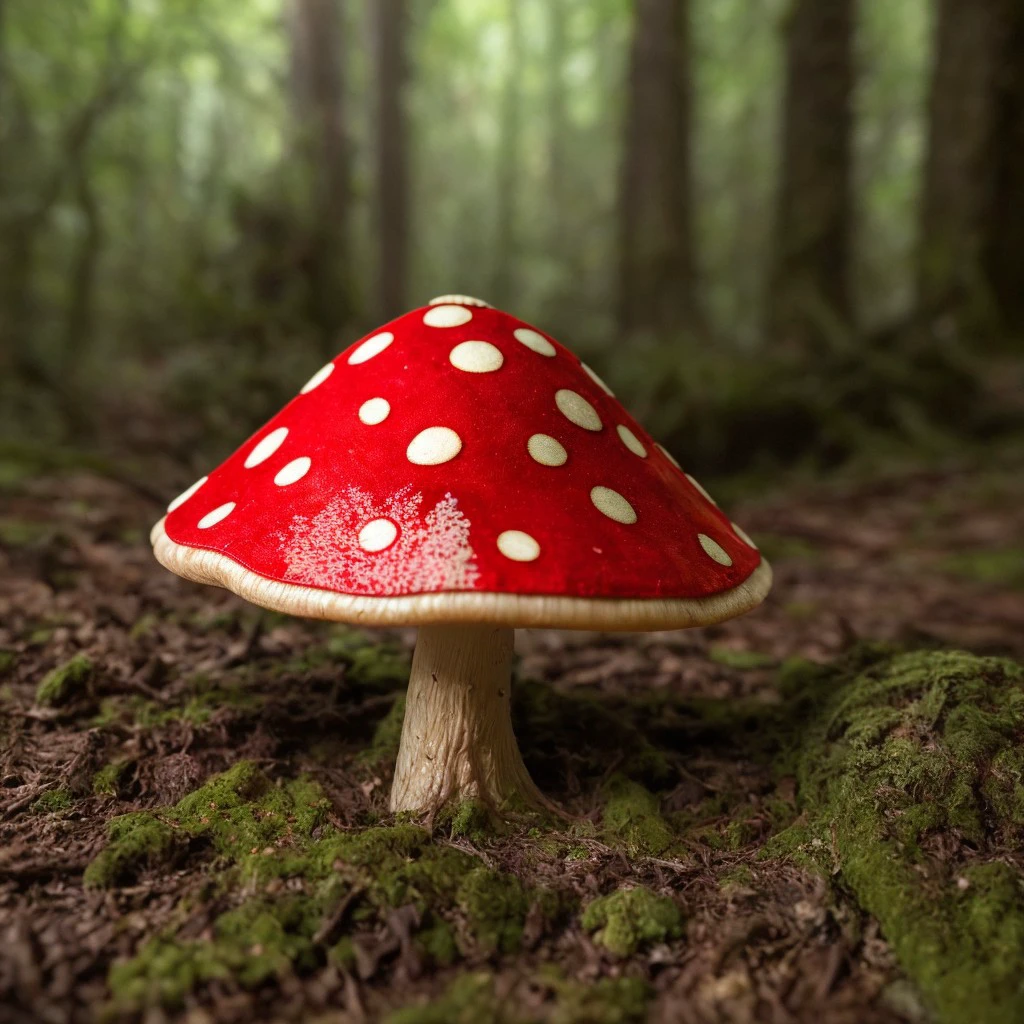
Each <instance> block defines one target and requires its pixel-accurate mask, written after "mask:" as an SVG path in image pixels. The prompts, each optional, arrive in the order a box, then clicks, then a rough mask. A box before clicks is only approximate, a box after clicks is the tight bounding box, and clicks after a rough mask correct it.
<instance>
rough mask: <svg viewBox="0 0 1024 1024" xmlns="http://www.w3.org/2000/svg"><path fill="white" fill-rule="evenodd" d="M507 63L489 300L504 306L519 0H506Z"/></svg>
mask: <svg viewBox="0 0 1024 1024" xmlns="http://www.w3.org/2000/svg"><path fill="white" fill-rule="evenodd" d="M506 10H507V14H506V18H507V24H508V55H507V60H508V66H507V71H506V75H505V84H504V88H503V93H502V100H501V125H500V128H501V137H500V139H499V142H498V195H497V218H496V223H495V239H494V258H495V263H494V280H493V281H492V283H491V298H490V301H491V302H493V303H494V305H496V306H499V307H505V306H507V305H508V304H509V301H510V300H511V299H512V298H513V296H514V293H515V264H516V258H517V256H518V255H519V239H518V235H517V227H518V225H517V224H516V213H517V210H518V206H519V155H520V154H519V140H520V135H521V131H520V128H521V121H522V104H521V102H520V89H521V88H522V72H523V27H522V21H521V16H520V0H508V4H507V8H506Z"/></svg>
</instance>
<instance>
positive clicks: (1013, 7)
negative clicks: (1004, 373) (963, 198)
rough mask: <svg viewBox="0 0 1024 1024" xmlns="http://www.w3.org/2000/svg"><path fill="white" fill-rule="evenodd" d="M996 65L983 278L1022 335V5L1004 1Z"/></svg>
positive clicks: (1005, 323)
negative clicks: (989, 190)
mask: <svg viewBox="0 0 1024 1024" xmlns="http://www.w3.org/2000/svg"><path fill="white" fill-rule="evenodd" d="M1002 13H1003V18H1004V20H1003V22H1002V24H1001V26H1000V31H999V38H1000V39H1001V41H1002V46H1001V52H1000V53H999V54H998V56H997V58H996V66H995V111H994V117H993V132H992V146H991V167H992V170H993V181H992V187H991V198H990V202H989V207H988V209H987V211H986V218H985V223H986V225H987V227H988V232H987V237H986V239H985V244H984V247H983V250H982V263H983V266H984V268H985V278H986V281H987V283H988V286H989V288H990V289H991V293H992V296H993V298H994V299H995V302H996V306H997V308H998V310H999V314H1000V317H1001V320H1002V324H1003V326H1004V327H1006V328H1008V329H1009V330H1010V331H1011V332H1013V333H1014V334H1015V335H1018V336H1020V335H1022V334H1024V56H1022V55H1024V4H1022V3H1021V0H1003V6H1002Z"/></svg>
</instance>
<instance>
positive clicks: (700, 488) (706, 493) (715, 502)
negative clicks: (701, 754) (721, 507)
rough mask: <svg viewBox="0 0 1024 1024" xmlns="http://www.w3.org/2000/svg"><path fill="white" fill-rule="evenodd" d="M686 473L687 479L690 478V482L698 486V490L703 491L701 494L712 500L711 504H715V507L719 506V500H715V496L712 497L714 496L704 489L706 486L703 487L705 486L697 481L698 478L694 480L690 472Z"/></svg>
mask: <svg viewBox="0 0 1024 1024" xmlns="http://www.w3.org/2000/svg"><path fill="white" fill-rule="evenodd" d="M685 475H686V479H687V480H689V481H690V483H691V484H693V486H694V487H696V488H697V490H698V491H700V493H701V494H703V495H704V497H705V498H707V499H708V501H710V502H711V504H712V505H714V506H715V508H718V502H717V501H715V499H714V498H712V497H711V495H710V494H708V492H707V491H706V490H704V488H703V487H701V485H700V484H699V483H697V481H696V480H694V479H693V477H692V476H690V474H689V473H687V474H685Z"/></svg>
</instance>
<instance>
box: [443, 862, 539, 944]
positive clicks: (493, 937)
mask: <svg viewBox="0 0 1024 1024" xmlns="http://www.w3.org/2000/svg"><path fill="white" fill-rule="evenodd" d="M455 899H456V902H457V904H458V906H459V908H460V909H461V910H462V911H463V912H464V913H465V915H466V917H467V919H468V921H469V924H470V927H471V928H472V930H473V934H474V936H475V937H476V941H477V943H478V944H479V946H480V947H481V949H482V950H483V951H484V952H487V953H492V952H499V953H514V952H515V951H516V950H517V949H518V948H519V943H520V941H521V940H522V937H523V923H524V922H525V920H526V912H527V910H529V909H530V897H529V895H528V894H527V893H526V891H525V890H524V889H523V887H522V885H521V884H520V883H519V880H518V879H517V878H515V877H514V876H512V875H507V874H504V873H502V872H498V871H491V870H490V869H489V868H485V867H478V868H474V869H473V870H472V871H470V872H469V874H467V875H466V877H465V878H464V879H463V880H462V882H461V883H460V885H459V888H458V892H457V893H456V896H455Z"/></svg>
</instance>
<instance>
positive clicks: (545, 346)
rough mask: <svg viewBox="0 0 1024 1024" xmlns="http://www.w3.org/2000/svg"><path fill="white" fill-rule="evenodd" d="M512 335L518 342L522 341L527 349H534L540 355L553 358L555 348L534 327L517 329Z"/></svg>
mask: <svg viewBox="0 0 1024 1024" xmlns="http://www.w3.org/2000/svg"><path fill="white" fill-rule="evenodd" d="M512 334H513V335H514V336H515V339H516V341H521V342H522V343H523V344H524V345H525V346H526V347H527V348H529V349H532V350H533V351H534V352H536V353H537V354H538V355H542V356H553V355H554V354H555V346H554V345H552V344H551V342H550V341H548V339H547V338H545V337H544V335H543V334H541V333H540V332H539V331H535V330H534V329H533V328H532V327H517V328H516V329H515V330H514V331H513V332H512Z"/></svg>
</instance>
